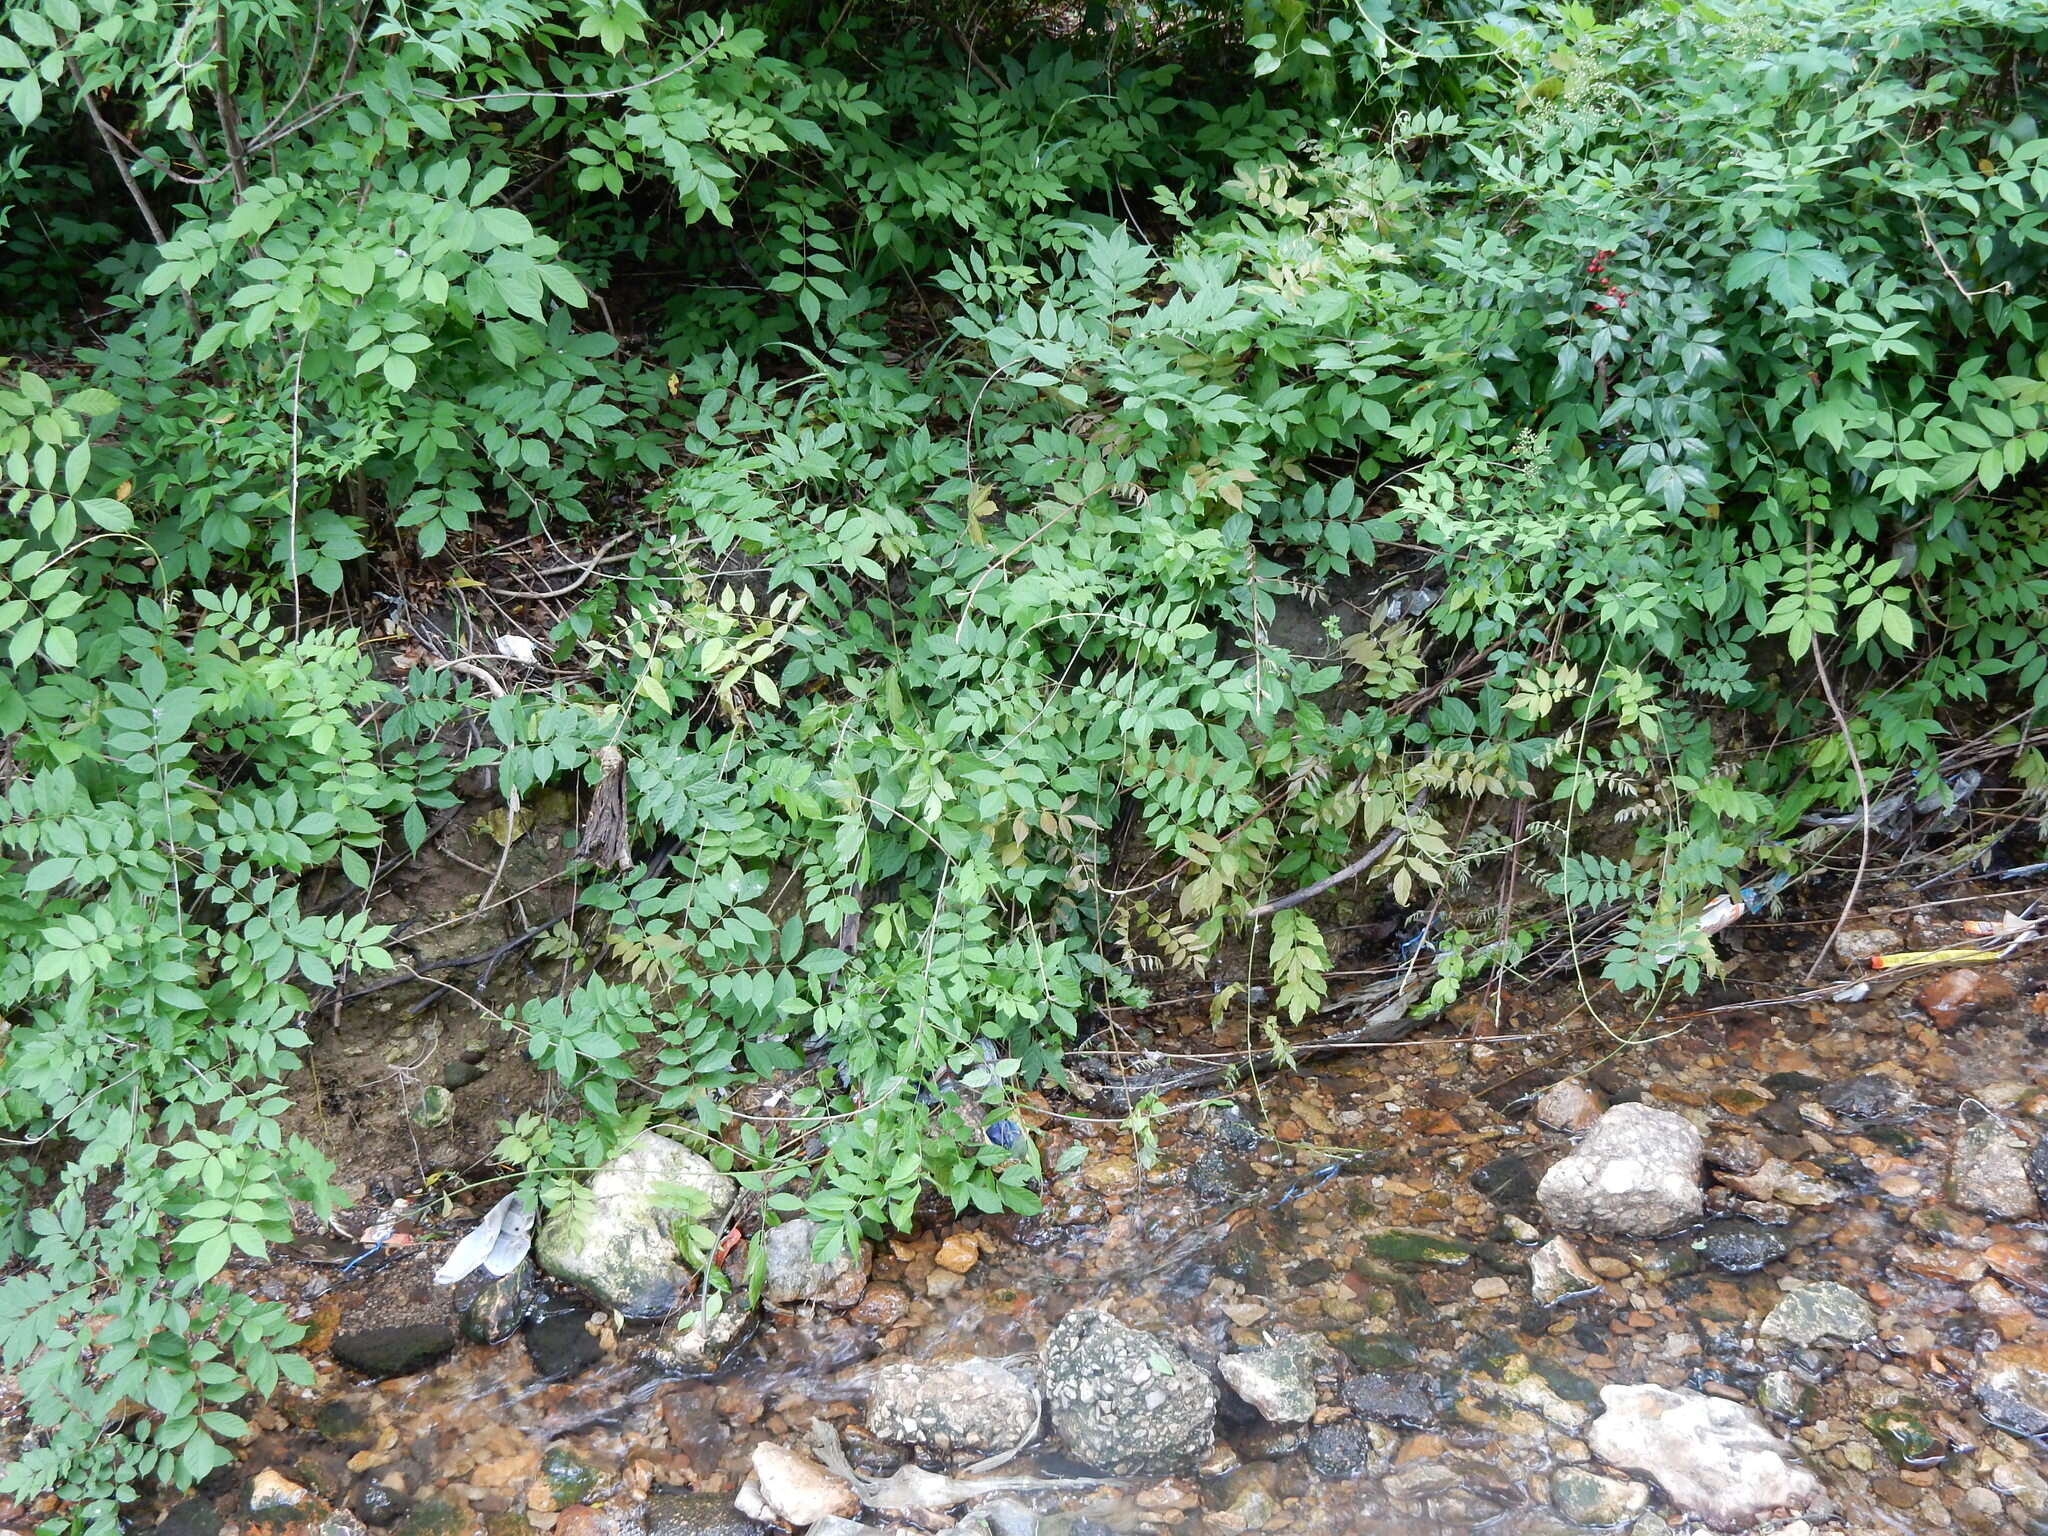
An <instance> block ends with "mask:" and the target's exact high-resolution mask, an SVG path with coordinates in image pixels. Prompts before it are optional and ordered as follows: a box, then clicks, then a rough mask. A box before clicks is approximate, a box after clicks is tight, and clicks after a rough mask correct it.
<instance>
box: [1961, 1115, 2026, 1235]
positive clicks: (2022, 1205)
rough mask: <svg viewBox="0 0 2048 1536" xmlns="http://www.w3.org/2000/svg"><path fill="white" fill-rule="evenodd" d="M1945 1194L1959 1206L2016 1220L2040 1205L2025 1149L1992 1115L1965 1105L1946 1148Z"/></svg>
mask: <svg viewBox="0 0 2048 1536" xmlns="http://www.w3.org/2000/svg"><path fill="white" fill-rule="evenodd" d="M1948 1198H1949V1199H1950V1200H1951V1201H1952V1202H1953V1203H1955V1204H1956V1205H1960V1206H1961V1207H1963V1209H1964V1210H1968V1211H1981V1212H1983V1213H1984V1214H1985V1215H1986V1216H1995V1217H1997V1218H1998V1219H1999V1220H2001V1221H2017V1220H2019V1219H2021V1218H2023V1217H2027V1216H2031V1215H2033V1214H2034V1213H2035V1211H2036V1210H2037V1209H2038V1208H2039V1205H2038V1202H2037V1201H2036V1200H2035V1198H2034V1186H2033V1184H2032V1183H2031V1182H2030V1180H2029V1178H2028V1167H2027V1149H2026V1148H2025V1147H2024V1146H2023V1145H2022V1144H2021V1143H2020V1139H2019V1138H2018V1137H2017V1136H2015V1135H2013V1133H2012V1132H2011V1131H2009V1130H2007V1129H2006V1128H2005V1124H2004V1122H2003V1121H2001V1120H2000V1119H1999V1118H1998V1117H1997V1116H1996V1115H1993V1114H1990V1113H1988V1112H1986V1111H1984V1110H1981V1109H1976V1108H1974V1106H1965V1108H1964V1119H1963V1123H1962V1125H1961V1126H1960V1128H1959V1129H1958V1130H1957V1131H1956V1139H1955V1144H1954V1146H1953V1147H1951V1148H1950V1151H1949V1163H1948Z"/></svg>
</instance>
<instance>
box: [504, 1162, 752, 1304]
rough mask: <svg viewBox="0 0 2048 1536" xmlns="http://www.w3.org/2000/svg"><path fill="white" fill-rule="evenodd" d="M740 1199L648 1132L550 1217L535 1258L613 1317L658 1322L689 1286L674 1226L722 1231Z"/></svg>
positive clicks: (706, 1168) (724, 1181) (724, 1182)
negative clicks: (720, 1225)
mask: <svg viewBox="0 0 2048 1536" xmlns="http://www.w3.org/2000/svg"><path fill="white" fill-rule="evenodd" d="M737 1192H738V1191H737V1186H735V1185H734V1183H733V1181H732V1180H731V1179H729V1178H727V1177H726V1176H725V1175H724V1174H722V1173H720V1172H719V1171H718V1170H717V1169H715V1168H713V1167H712V1166H711V1164H710V1163H708V1162H706V1161H705V1160H704V1159H703V1158H701V1157H699V1156H698V1155H697V1154H696V1153H694V1152H692V1151H690V1150H689V1149H688V1148H687V1147H684V1146H681V1145H679V1144H678V1143H676V1142H673V1141H671V1140H669V1139H668V1138H667V1137H666V1136H661V1135H658V1134H656V1133H655V1132H653V1131H643V1132H641V1133H640V1135H639V1136H638V1137H636V1138H635V1139H634V1140H633V1142H632V1144H631V1145H630V1146H628V1147H627V1148H626V1149H625V1151H623V1152H621V1153H619V1154H618V1156H616V1157H614V1158H613V1159H612V1160H611V1161H610V1162H608V1163H606V1164H605V1165H604V1166H603V1167H602V1168H600V1169H598V1171H597V1172H596V1173H595V1174H594V1175H592V1177H591V1180H590V1188H589V1190H588V1191H587V1192H586V1194H585V1195H584V1196H583V1197H580V1198H578V1199H576V1200H573V1201H571V1202H569V1204H568V1205H567V1206H566V1207H564V1208H563V1209H561V1210H559V1211H557V1212H556V1213H554V1214H553V1215H551V1216H549V1217H548V1219H547V1221H546V1222H545V1223H544V1224H543V1225H542V1226H541V1229H540V1236H539V1238H538V1240H537V1241H536V1242H535V1244H534V1257H535V1259H536V1260H537V1261H538V1262H539V1264H540V1267H541V1268H542V1269H544V1270H546V1271H547V1272H548V1273H549V1274H551V1275H553V1276H554V1277H555V1278H556V1279H558V1280H562V1281H565V1282H567V1283H568V1284H570V1285H574V1286H580V1287H581V1288H582V1289H584V1290H585V1291H588V1292H589V1293H590V1294H591V1295H592V1296H594V1297H596V1298H597V1300H598V1301H600V1302H602V1303H603V1304H604V1305H605V1306H606V1307H609V1308H611V1309H612V1310H614V1311H617V1312H622V1313H624V1314H625V1315H626V1316H628V1317H659V1316H661V1315H662V1314H663V1313H666V1312H668V1311H670V1310H671V1309H672V1308H673V1307H674V1306H675V1305H676V1303H677V1302H678V1301H679V1300H680V1299H681V1298H682V1295H683V1289H684V1287H685V1286H686V1285H687V1284H688V1283H689V1281H690V1278H691V1277H690V1272H689V1271H688V1270H686V1269H685V1268H684V1267H683V1266H682V1265H681V1264H679V1263H678V1262H677V1261H676V1245H675V1238H674V1229H675V1226H676V1223H677V1222H678V1221H689V1220H695V1221H701V1222H703V1223H705V1224H706V1225H711V1226H716V1225H717V1224H718V1223H720V1222H721V1221H723V1220H724V1217H725V1213H726V1212H727V1211H728V1210H729V1209H730V1208H731V1206H732V1202H733V1199H734V1196H735V1195H736V1194H737ZM683 1207H687V1208H688V1209H687V1210H685V1209H683Z"/></svg>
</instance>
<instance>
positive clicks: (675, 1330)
mask: <svg viewBox="0 0 2048 1536" xmlns="http://www.w3.org/2000/svg"><path fill="white" fill-rule="evenodd" d="M758 1316H759V1314H758V1313H756V1312H753V1311H751V1310H750V1309H748V1308H746V1307H743V1306H727V1307H724V1308H722V1309H720V1311H719V1312H718V1314H717V1315H716V1316H715V1317H710V1318H706V1317H704V1316H703V1309H702V1308H694V1309H692V1310H691V1311H688V1312H685V1313H683V1314H682V1316H680V1317H678V1318H677V1319H676V1320H675V1321H674V1322H672V1323H670V1324H669V1325H668V1326H667V1327H666V1328H665V1329H663V1331H662V1334H661V1337H660V1338H659V1339H657V1340H656V1341H655V1342H654V1343H653V1344H651V1345H649V1346H648V1350H647V1353H648V1356H649V1358H650V1359H652V1360H653V1361H654V1363H655V1364H656V1365H658V1366H660V1367H661V1368H662V1369H663V1370H665V1371H674V1372H676V1373H678V1374H679V1375H683V1376H715V1375H717V1374H718V1373H719V1371H721V1370H723V1369H724V1368H725V1364H726V1362H727V1361H728V1360H730V1359H731V1358H732V1356H733V1353H734V1351H736V1350H737V1349H738V1348H739V1347H740V1346H741V1345H742V1344H744V1343H746V1341H747V1339H748V1337H749V1336H750V1335H751V1334H752V1333H753V1331H754V1323H755V1321H756V1319H757V1318H758Z"/></svg>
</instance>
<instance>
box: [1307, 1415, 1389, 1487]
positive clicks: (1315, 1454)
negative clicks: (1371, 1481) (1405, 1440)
mask: <svg viewBox="0 0 2048 1536" xmlns="http://www.w3.org/2000/svg"><path fill="white" fill-rule="evenodd" d="M1400 1444H1401V1437H1400V1436H1399V1435H1397V1434H1395V1433H1394V1432H1393V1431H1392V1430H1390V1429H1388V1428H1387V1427H1386V1426H1385V1425H1384V1424H1359V1423H1354V1422H1350V1421H1339V1422H1338V1423H1335V1424H1323V1425H1320V1426H1318V1427H1317V1428H1316V1429H1315V1430H1313V1431H1312V1432H1311V1433H1310V1434H1309V1437H1308V1464H1309V1465H1310V1466H1311V1467H1313V1468H1315V1472H1316V1476H1318V1477H1323V1478H1328V1479H1329V1480H1330V1481H1332V1482H1343V1481H1347V1480H1349V1479H1351V1478H1354V1477H1378V1476H1380V1475H1381V1474H1382V1473H1384V1472H1386V1471H1387V1469H1388V1468H1390V1467H1391V1466H1393V1464H1394V1453H1395V1451H1396V1450H1397V1449H1398V1448H1399V1446H1400Z"/></svg>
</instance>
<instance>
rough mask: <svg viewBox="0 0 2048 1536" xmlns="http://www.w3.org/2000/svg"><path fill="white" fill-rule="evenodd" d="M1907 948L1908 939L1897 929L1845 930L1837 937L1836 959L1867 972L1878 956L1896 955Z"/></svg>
mask: <svg viewBox="0 0 2048 1536" xmlns="http://www.w3.org/2000/svg"><path fill="white" fill-rule="evenodd" d="M1905 947H1906V937H1905V935H1904V934H1902V933H1900V932H1899V930H1898V929H1896V928H1882V927H1870V928H1845V929H1843V930H1842V931H1841V932H1840V933H1838V934H1837V935H1835V958H1836V959H1838V960H1840V961H1841V962H1842V964H1844V965H1847V966H1852V967H1854V968H1856V969H1858V970H1867V969H1868V968H1869V966H1870V962H1871V960H1872V959H1873V958H1874V957H1876V956H1878V955H1888V954H1895V953H1897V952H1898V951H1899V950H1902V949H1904V948H1905Z"/></svg>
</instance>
